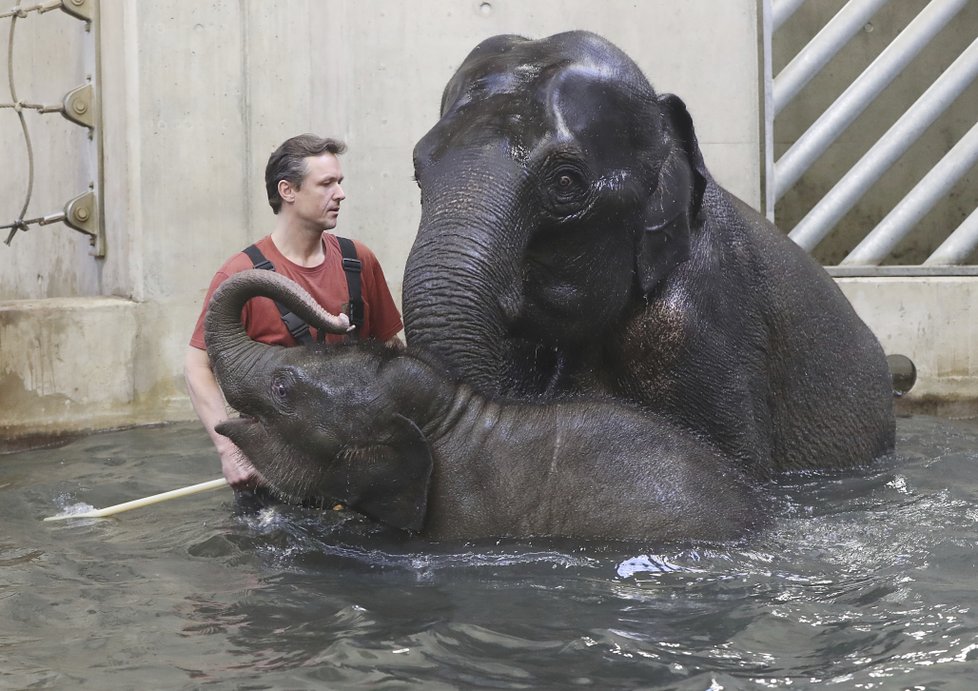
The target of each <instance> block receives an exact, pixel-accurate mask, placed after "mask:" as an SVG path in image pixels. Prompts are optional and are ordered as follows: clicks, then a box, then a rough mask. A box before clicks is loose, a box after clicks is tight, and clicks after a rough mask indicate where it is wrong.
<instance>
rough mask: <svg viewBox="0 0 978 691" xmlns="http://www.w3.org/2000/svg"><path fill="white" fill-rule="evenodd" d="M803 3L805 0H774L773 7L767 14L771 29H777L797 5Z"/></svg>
mask: <svg viewBox="0 0 978 691" xmlns="http://www.w3.org/2000/svg"><path fill="white" fill-rule="evenodd" d="M804 4H805V0H774V3H773V7H771V12H770V13H769V16H770V17H771V29H772V30H773V31H777V30H778V29H780V28H781V25H782V24H784V23H785V22H786V21H788V19H789V18H790V17H791V15H793V14H794V13H795V12H796V11H797V10H798V8H799V7H801V6H802V5H804Z"/></svg>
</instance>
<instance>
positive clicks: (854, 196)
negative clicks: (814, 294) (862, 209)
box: [788, 39, 978, 251]
mask: <svg viewBox="0 0 978 691" xmlns="http://www.w3.org/2000/svg"><path fill="white" fill-rule="evenodd" d="M976 76H978V39H976V40H975V41H974V42H972V44H971V45H970V46H968V47H967V48H966V49H965V50H964V52H963V53H961V55H959V56H958V57H957V59H956V60H955V61H954V62H953V63H951V66H950V67H948V68H947V69H946V70H945V71H944V73H943V74H942V75H941V76H940V77H938V78H937V79H936V80H935V81H934V83H933V84H931V86H930V87H929V88H928V89H927V91H925V92H924V93H923V94H922V95H921V96H920V98H918V99H917V100H916V102H915V103H914V104H913V105H912V106H910V108H909V109H908V110H907V112H905V113H904V114H903V115H902V116H900V119H899V120H897V121H896V122H895V123H894V124H893V126H892V127H891V128H890V129H889V130H887V131H886V133H885V134H884V135H883V136H882V137H881V138H880V139H879V141H877V142H876V143H875V144H874V145H873V146H872V148H870V150H869V151H867V152H866V154H865V155H864V156H863V157H862V158H861V159H859V161H858V162H857V163H856V165H854V166H853V167H852V168H851V169H850V170H849V172H848V173H846V174H845V175H844V176H842V179H841V180H839V182H837V183H836V184H835V186H834V187H833V188H832V189H831V190H829V192H828V194H826V195H825V196H824V197H823V198H822V200H821V201H820V202H819V203H818V204H817V205H816V206H815V208H813V209H812V210H811V211H809V212H808V214H807V215H806V216H805V217H804V218H803V219H801V221H800V222H799V223H798V225H797V226H795V227H794V229H793V230H792V231H791V232H790V233H789V234H788V235H789V237H790V238H791V239H792V240H794V241H795V242H796V243H798V244H799V245H800V246H801V247H803V248H805V249H806V250H809V251H810V250H812V249H813V248H814V247H815V246H816V245H818V243H819V242H821V241H822V240H823V239H824V238H825V236H826V235H828V234H829V232H830V231H831V230H832V228H834V227H835V225H836V224H837V223H838V222H839V221H840V220H841V219H842V217H843V216H844V215H845V214H846V213H847V212H848V211H849V209H851V208H852V207H853V205H854V204H855V203H856V202H857V201H858V200H859V199H860V198H862V196H863V194H865V192H866V191H867V190H868V189H869V188H870V187H871V186H872V185H873V184H874V183H875V182H876V181H877V180H879V178H880V176H882V175H883V173H885V172H886V170H887V169H888V168H889V167H890V166H892V165H893V163H895V162H896V160H897V159H899V158H900V157H901V156H902V155H903V154H904V153H905V152H906V150H907V149H908V148H910V145H911V144H913V143H914V142H915V141H916V140H917V139H918V138H919V137H920V135H921V134H923V133H924V131H925V130H926V129H927V128H928V127H929V126H930V125H931V124H932V123H933V122H934V120H936V119H937V117H938V116H939V115H940V114H941V113H943V112H944V111H945V110H946V109H947V108H948V107H949V106H950V105H951V103H953V102H954V100H955V99H956V98H957V97H958V96H959V95H960V94H961V92H962V91H964V90H965V89H966V88H967V87H968V85H969V84H971V82H972V81H974V79H975V77H976Z"/></svg>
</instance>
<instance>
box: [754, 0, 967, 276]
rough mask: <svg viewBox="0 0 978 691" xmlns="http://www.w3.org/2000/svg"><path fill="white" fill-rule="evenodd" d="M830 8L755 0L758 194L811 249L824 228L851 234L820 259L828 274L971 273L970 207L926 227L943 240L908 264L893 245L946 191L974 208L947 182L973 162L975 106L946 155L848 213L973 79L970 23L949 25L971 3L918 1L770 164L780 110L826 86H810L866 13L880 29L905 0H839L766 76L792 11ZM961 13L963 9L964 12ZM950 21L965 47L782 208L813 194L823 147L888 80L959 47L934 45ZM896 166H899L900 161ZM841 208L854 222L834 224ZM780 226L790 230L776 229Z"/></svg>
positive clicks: (864, 24)
mask: <svg viewBox="0 0 978 691" xmlns="http://www.w3.org/2000/svg"><path fill="white" fill-rule="evenodd" d="M971 4H972V5H973V4H974V3H971ZM830 5H831V3H826V2H824V1H823V0H819V1H818V2H815V1H814V0H811V2H808V3H806V2H805V0H765V3H764V6H763V12H764V15H763V27H764V32H763V33H764V43H765V47H764V49H765V56H764V59H765V66H766V69H765V72H766V79H767V81H768V83H767V85H766V89H765V93H766V99H765V110H766V114H767V115H766V120H765V127H766V129H767V132H766V138H765V141H766V143H767V147H768V149H769V151H768V155H767V165H766V168H767V174H766V176H765V194H764V198H765V201H766V206H767V212H768V215H769V216H774V217H775V220H776V221H778V223H779V225H781V226H782V228H784V229H785V230H788V231H789V233H788V234H789V236H790V237H791V238H792V239H793V240H794V241H795V242H797V243H798V244H799V245H800V246H801V247H803V248H805V249H806V250H808V251H809V252H812V253H816V250H817V248H818V247H819V245H820V244H821V243H822V242H823V241H825V240H826V239H827V238H830V236H832V235H833V234H834V233H835V234H838V233H840V230H841V231H842V232H844V233H846V234H847V236H848V237H849V238H853V239H850V240H849V241H848V245H847V246H846V247H845V251H844V254H843V256H842V257H841V258H839V259H837V260H836V261H834V262H833V261H829V262H825V263H827V264H829V265H830V267H831V265H834V268H830V270H832V272H833V273H836V274H847V275H853V274H859V275H879V274H884V273H900V274H904V275H907V274H914V273H917V274H933V273H974V272H978V271H976V269H975V267H974V266H966V265H965V264H966V262H967V261H968V260H969V258H970V257H973V256H974V254H975V251H976V249H978V211H972V212H971V213H970V215H967V217H966V218H964V220H963V221H961V222H960V224H959V225H958V226H957V227H956V228H953V226H952V228H950V229H938V230H937V231H936V232H937V234H938V235H940V236H941V239H942V241H940V242H939V243H933V242H931V245H933V244H939V246H937V247H936V248H934V247H932V246H926V244H925V246H926V253H925V254H923V255H921V256H920V257H919V258H918V259H917V261H915V262H912V263H910V262H906V261H901V259H903V258H904V257H901V256H900V254H899V253H898V252H897V250H898V248H899V247H900V246H901V243H904V242H905V241H906V240H907V239H908V238H912V237H913V236H914V234H919V233H921V230H920V229H921V221H922V219H924V217H925V216H926V215H927V214H928V213H930V212H931V211H932V210H933V209H934V208H935V206H937V205H938V204H940V203H942V202H945V201H946V200H947V199H948V198H949V197H950V196H951V195H954V196H955V198H956V203H958V204H959V205H962V206H966V205H970V208H971V209H974V208H975V206H976V204H978V194H975V193H974V190H972V193H971V194H970V195H965V196H967V197H968V198H967V199H962V198H960V197H962V195H961V194H960V191H958V192H957V193H956V191H955V186H956V185H959V183H960V182H961V181H962V180H963V179H965V177H966V176H967V175H968V174H969V172H970V171H971V170H972V168H973V167H974V165H975V163H976V161H978V124H976V120H978V111H976V110H975V109H971V110H970V111H969V114H968V117H970V121H971V122H970V125H969V126H967V127H966V128H965V129H966V132H965V134H964V135H963V136H960V138H958V139H957V142H956V143H954V144H953V145H951V144H950V143H949V142H946V141H945V142H943V146H944V147H945V149H946V153H944V155H943V157H942V158H940V160H939V161H937V163H936V164H933V165H932V167H930V168H929V169H924V170H915V171H914V173H915V174H916V175H917V176H918V177H917V179H916V182H915V184H914V185H913V187H912V189H910V190H909V191H906V192H905V193H902V195H901V196H900V197H899V198H898V199H897V200H896V201H895V203H893V204H892V206H891V208H890V209H889V211H888V212H887V213H885V215H883V216H882V218H874V214H873V213H872V212H864V213H861V214H860V213H852V212H853V211H854V209H855V210H856V211H857V212H858V205H859V204H860V202H861V200H863V199H864V197H865V196H866V195H867V193H868V192H869V191H870V190H871V189H872V188H873V187H874V185H877V183H879V182H880V180H881V179H884V176H885V175H886V174H887V173H888V171H890V170H891V169H892V168H893V167H894V166H895V165H896V164H897V163H898V162H899V161H900V160H901V159H902V158H905V155H906V154H907V153H908V151H910V150H911V148H912V147H913V146H914V144H915V143H917V142H918V140H920V139H921V137H922V136H923V135H924V134H925V133H926V132H927V131H928V129H929V128H931V127H932V125H934V123H935V122H937V121H938V120H939V119H940V118H941V117H942V116H945V114H946V113H947V112H948V110H949V109H950V108H951V107H952V106H953V104H954V103H955V101H957V100H958V99H959V97H961V95H962V94H963V93H965V92H966V90H968V89H969V88H970V87H971V85H972V83H973V82H974V81H975V78H976V77H978V36H976V34H978V23H975V22H970V21H968V22H960V23H959V24H957V25H956V26H955V25H954V24H952V20H954V19H955V18H959V19H960V18H961V17H968V16H969V13H970V14H971V15H973V14H974V13H975V10H976V8H975V7H973V6H972V7H970V8H969V7H968V6H969V0H931V2H929V3H926V4H925V5H924V6H923V7H922V9H920V11H919V13H917V14H916V16H914V17H913V18H912V19H911V20H910V21H909V22H908V23H906V25H905V26H904V27H903V28H902V30H900V31H899V33H898V34H896V35H895V37H894V38H893V39H892V40H891V41H890V42H889V43H888V45H886V46H885V47H884V48H883V49H882V51H881V52H879V54H878V55H876V56H875V58H874V59H873V60H872V61H871V63H870V64H869V65H868V66H867V67H865V69H863V70H862V72H861V73H859V74H858V75H857V76H856V77H855V78H854V79H852V80H851V83H849V84H848V85H847V86H846V87H845V88H844V90H842V92H841V94H839V95H838V96H837V97H836V98H835V99H834V100H833V101H832V102H831V104H830V105H828V106H827V107H826V108H824V110H823V111H822V112H821V113H820V114H819V115H818V117H817V118H815V119H814V121H813V122H812V123H811V124H810V125H808V126H807V127H806V128H805V129H804V130H803V131H802V132H801V133H800V134H799V135H798V136H797V137H796V138H795V139H794V141H793V142H791V143H790V145H786V150H785V151H784V152H783V153H782V154H781V155H780V156H779V157H778V158H777V160H776V161H775V160H774V156H773V154H772V152H773V149H774V146H775V140H776V139H777V136H778V134H780V116H782V114H783V113H784V111H785V109H786V108H788V107H789V105H790V104H791V103H792V102H793V101H794V100H795V99H796V98H797V97H798V96H799V94H801V93H803V91H804V90H805V89H806V88H809V89H813V88H822V89H823V90H824V89H825V88H826V86H825V84H826V81H825V80H823V81H822V83H821V84H820V85H819V86H816V84H815V82H814V81H813V80H815V78H816V77H817V76H818V75H819V74H820V72H822V71H823V69H824V68H825V67H826V65H829V64H830V63H832V61H833V60H834V59H836V58H838V57H839V55H840V52H842V51H843V50H844V49H845V48H846V46H848V45H850V43H852V42H853V41H855V40H859V39H865V35H863V36H859V34H860V32H864V34H865V33H866V32H868V31H870V30H872V28H873V24H872V23H871V21H873V20H874V18H876V17H878V15H880V14H884V15H885V17H884V21H885V22H886V23H887V25H893V24H896V23H897V21H898V20H897V18H896V15H898V14H900V13H904V14H905V13H906V12H907V11H908V10H912V9H915V8H914V7H913V6H911V4H910V3H902V4H901V2H895V3H894V2H891V1H890V0H849V1H848V2H845V3H844V4H843V5H842V6H841V8H839V9H838V11H837V12H836V13H835V14H834V16H832V17H831V18H830V19H828V21H826V22H825V23H824V26H823V27H822V28H821V30H820V31H818V32H817V34H816V35H815V36H814V37H812V38H811V40H809V41H808V42H807V44H805V45H804V46H803V47H802V48H801V49H800V50H798V51H797V52H796V53H795V55H794V57H793V58H792V59H791V60H790V61H789V62H788V64H787V65H786V66H785V67H784V68H783V69H782V70H780V71H779V72H778V74H777V75H776V76H775V75H773V74H772V70H771V67H770V66H771V64H772V59H771V51H772V49H773V47H774V45H775V42H776V41H777V40H778V38H779V32H780V31H783V28H784V26H785V23H786V22H788V20H789V19H790V18H791V17H792V15H794V14H795V13H796V12H797V11H798V10H800V9H802V8H805V9H806V10H808V12H807V13H805V16H806V17H807V18H808V19H810V20H811V19H812V18H814V17H815V16H816V15H817V13H818V12H820V11H824V9H825V8H826V7H828V6H830ZM919 5H920V3H917V6H919ZM963 10H967V11H965V12H964V13H962V11H963ZM949 26H954V28H955V30H956V31H957V33H958V34H961V33H962V31H963V32H964V33H965V34H966V36H965V47H964V48H963V49H962V50H960V52H959V54H958V55H957V57H956V58H955V59H954V60H953V61H952V62H951V63H950V65H949V66H947V67H946V69H943V71H937V72H935V73H934V74H932V75H928V77H927V78H928V79H929V80H930V81H929V84H915V85H913V86H919V87H920V88H921V89H922V93H920V95H919V97H917V98H916V100H915V101H914V102H913V103H911V104H910V105H909V106H906V107H905V108H904V109H903V111H902V114H901V115H900V116H899V117H898V118H897V119H896V121H895V122H894V123H893V124H892V125H891V126H890V127H888V128H887V129H885V131H882V132H878V133H875V134H874V136H878V139H876V141H875V143H874V144H873V145H872V146H870V147H869V149H868V150H867V151H866V152H865V153H864V154H862V156H861V157H860V158H858V160H856V161H855V162H854V163H853V164H852V165H851V167H849V168H848V170H847V171H846V172H844V173H840V174H839V176H838V178H837V179H835V180H832V181H830V183H831V184H829V185H824V182H823V181H820V182H823V185H824V186H827V187H829V189H827V191H824V193H823V192H821V191H820V190H819V191H818V192H819V193H818V195H817V198H816V199H815V200H814V202H812V203H811V204H810V208H808V209H807V211H806V212H805V213H804V214H803V215H802V214H801V213H797V209H798V207H799V206H800V204H799V202H798V201H797V199H795V200H792V203H794V204H795V208H793V209H790V210H785V209H784V208H783V206H784V204H785V201H784V200H785V198H786V196H787V195H788V194H789V192H790V191H791V190H792V189H798V188H801V189H806V190H811V189H816V188H817V187H818V185H817V184H812V183H810V182H809V181H808V179H807V178H806V175H809V174H810V171H811V170H812V168H813V166H815V165H816V162H818V161H819V159H821V158H822V157H824V156H825V155H826V153H827V152H829V151H830V150H831V149H832V147H833V146H836V147H838V146H846V144H845V142H843V141H841V140H840V138H842V136H843V134H844V133H845V132H846V130H847V128H849V127H850V125H851V124H852V123H853V122H855V121H856V120H857V119H858V118H859V117H860V116H861V115H862V114H863V113H864V112H865V111H866V110H867V109H869V108H870V107H871V106H872V105H873V104H874V103H875V102H876V101H877V100H878V99H879V98H880V96H881V95H884V94H885V93H886V90H887V88H888V87H890V88H893V86H894V85H893V82H894V80H896V79H897V78H898V77H899V76H900V75H901V74H902V73H903V72H904V70H905V69H907V67H908V65H911V64H912V63H913V61H914V60H915V59H916V58H918V56H919V55H920V54H921V53H922V52H923V51H925V50H929V51H930V53H934V52H935V51H937V50H945V46H947V48H946V49H947V50H958V49H957V47H956V46H954V45H953V44H951V43H947V44H946V43H944V42H943V41H942V38H943V37H944V36H945V35H946V33H947V30H948V27H949ZM857 36H859V39H857V38H856V37H857ZM864 42H865V41H864ZM901 88H903V89H907V84H902V85H901ZM969 127H970V128H969ZM903 163H904V165H906V164H907V162H906V161H904V162H903ZM911 163H912V162H911ZM927 165H930V164H929V163H928V164H927ZM795 196H796V197H798V196H800V195H799V194H796V195H795ZM772 211H773V213H772ZM785 211H794V212H796V213H795V214H794V216H795V217H797V216H801V218H800V220H797V221H796V222H795V219H794V218H790V219H785V218H783V216H787V217H791V216H792V215H793V214H791V213H786V212H785ZM965 213H966V212H965ZM847 214H852V216H856V217H858V219H859V223H858V224H854V223H852V222H850V223H849V224H848V226H849V227H846V228H844V229H840V223H841V222H842V221H843V220H844V219H845V218H847ZM877 215H878V214H877ZM959 218H960V216H959ZM786 220H788V222H786ZM786 225H789V226H790V228H785V226H786ZM853 225H859V226H860V227H852V226H853ZM867 229H868V230H867ZM931 232H932V234H933V231H931ZM837 244H843V243H837ZM918 254H919V253H918Z"/></svg>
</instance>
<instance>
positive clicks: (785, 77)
mask: <svg viewBox="0 0 978 691" xmlns="http://www.w3.org/2000/svg"><path fill="white" fill-rule="evenodd" d="M887 2H889V0H849V2H847V3H846V4H845V6H844V7H843V8H842V9H841V10H839V12H838V13H837V14H836V15H835V16H834V17H832V19H830V20H829V22H828V24H826V25H825V26H824V27H822V30H821V31H819V32H818V34H816V36H815V38H813V39H812V40H811V41H810V42H809V43H808V45H807V46H805V47H804V48H802V49H801V51H800V52H799V53H798V55H796V56H795V57H794V58H793V59H792V60H791V62H789V63H788V65H787V66H786V67H785V68H784V69H783V70H781V72H780V73H779V74H778V76H777V77H775V78H774V113H775V115H777V114H778V113H780V112H781V110H782V109H783V108H784V107H785V106H786V105H788V104H789V103H790V102H791V99H793V98H794V97H795V96H796V95H797V94H798V92H799V91H801V90H802V88H804V86H805V84H807V83H808V82H809V81H810V80H811V79H812V77H814V76H815V75H816V74H818V73H819V71H820V70H821V69H822V68H823V67H825V65H826V63H828V61H829V60H831V59H832V58H833V57H835V54H836V53H838V52H839V50H841V49H842V47H843V46H844V45H845V44H846V43H848V42H849V39H851V38H852V37H853V36H855V35H856V33H857V32H858V31H859V30H860V29H862V28H863V27H864V26H865V25H866V22H867V21H869V19H870V17H872V16H873V15H874V14H876V11H877V10H878V9H879V8H880V7H882V6H883V5H885V4H886V3H887Z"/></svg>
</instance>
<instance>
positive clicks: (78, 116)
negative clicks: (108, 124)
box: [61, 84, 95, 130]
mask: <svg viewBox="0 0 978 691" xmlns="http://www.w3.org/2000/svg"><path fill="white" fill-rule="evenodd" d="M61 114H62V115H63V116H65V118H66V119H67V120H70V121H71V122H73V123H75V124H76V125H81V126H82V127H87V128H88V129H90V130H94V129H95V87H93V86H92V85H91V84H83V85H81V86H79V87H77V88H75V89H72V90H71V91H69V92H68V93H66V94H65V97H64V102H63V106H62V108H61Z"/></svg>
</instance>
